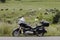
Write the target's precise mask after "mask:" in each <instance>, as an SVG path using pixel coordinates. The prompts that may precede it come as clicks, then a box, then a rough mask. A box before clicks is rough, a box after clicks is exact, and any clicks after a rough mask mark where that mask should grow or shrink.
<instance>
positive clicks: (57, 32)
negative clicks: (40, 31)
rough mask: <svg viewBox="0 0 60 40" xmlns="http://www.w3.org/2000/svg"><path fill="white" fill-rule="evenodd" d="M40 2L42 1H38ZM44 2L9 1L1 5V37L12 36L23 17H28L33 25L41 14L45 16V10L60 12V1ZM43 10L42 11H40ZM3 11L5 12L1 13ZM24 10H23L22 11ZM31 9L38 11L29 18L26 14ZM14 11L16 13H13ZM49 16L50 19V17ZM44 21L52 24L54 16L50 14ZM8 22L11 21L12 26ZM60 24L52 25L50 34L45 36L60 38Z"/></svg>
mask: <svg viewBox="0 0 60 40" xmlns="http://www.w3.org/2000/svg"><path fill="white" fill-rule="evenodd" d="M38 1H40V0H38ZM41 1H42V2H36V1H35V2H31V1H30V0H27V1H24V0H22V1H7V2H6V3H0V36H11V33H12V31H13V29H15V28H17V27H18V24H17V23H16V20H17V18H18V17H19V16H21V15H24V14H25V15H26V17H25V18H26V20H27V22H28V23H29V22H30V23H31V24H33V22H34V18H35V17H36V16H40V18H41V13H42V14H43V13H44V12H45V9H52V8H57V9H59V10H60V2H59V0H55V1H52V0H50V1H49V0H47V1H45V0H41ZM39 8H41V10H39ZM1 9H3V11H1ZM6 9H8V10H6ZM20 9H22V10H20ZM29 9H33V10H36V11H37V12H36V14H35V15H33V16H32V17H29V16H28V15H29V14H26V12H29V11H30V10H29ZM13 11H14V12H13ZM48 16H49V17H48ZM42 17H43V18H44V19H46V20H47V21H49V22H50V23H51V22H52V18H53V15H52V14H51V13H50V14H48V15H44V14H43V15H42ZM7 21H10V22H11V24H8V23H7ZM59 28H60V24H50V26H49V27H48V28H46V29H47V30H48V33H47V34H45V36H60V29H59Z"/></svg>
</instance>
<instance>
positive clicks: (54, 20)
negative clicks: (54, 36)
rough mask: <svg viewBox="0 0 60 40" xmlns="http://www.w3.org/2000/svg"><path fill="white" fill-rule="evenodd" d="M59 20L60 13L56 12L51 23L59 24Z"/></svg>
mask: <svg viewBox="0 0 60 40" xmlns="http://www.w3.org/2000/svg"><path fill="white" fill-rule="evenodd" d="M59 18H60V12H57V14H56V15H55V17H53V23H54V24H55V23H58V22H59Z"/></svg>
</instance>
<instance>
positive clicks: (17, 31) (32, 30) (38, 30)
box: [12, 22, 49, 36]
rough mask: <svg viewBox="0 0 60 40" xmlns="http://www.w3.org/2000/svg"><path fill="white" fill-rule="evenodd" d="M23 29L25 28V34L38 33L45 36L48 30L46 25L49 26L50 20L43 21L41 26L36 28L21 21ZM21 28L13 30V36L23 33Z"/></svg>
mask: <svg viewBox="0 0 60 40" xmlns="http://www.w3.org/2000/svg"><path fill="white" fill-rule="evenodd" d="M20 26H21V29H22V30H23V34H24V35H30V34H32V35H37V36H44V34H45V33H47V31H46V30H45V27H48V26H49V23H48V22H41V25H40V26H36V27H35V28H32V27H31V26H29V25H27V24H24V23H21V24H20ZM21 29H20V28H17V29H15V30H14V31H13V32H12V35H13V36H19V35H20V34H22V33H21Z"/></svg>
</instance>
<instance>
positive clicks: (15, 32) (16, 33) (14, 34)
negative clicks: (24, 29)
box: [12, 28, 21, 37]
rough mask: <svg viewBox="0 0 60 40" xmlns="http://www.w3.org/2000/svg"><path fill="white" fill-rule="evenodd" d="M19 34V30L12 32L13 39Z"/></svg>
mask: <svg viewBox="0 0 60 40" xmlns="http://www.w3.org/2000/svg"><path fill="white" fill-rule="evenodd" d="M20 34H21V31H19V28H17V29H16V30H14V31H13V32H12V36H14V37H18V36H19V35H20Z"/></svg>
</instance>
